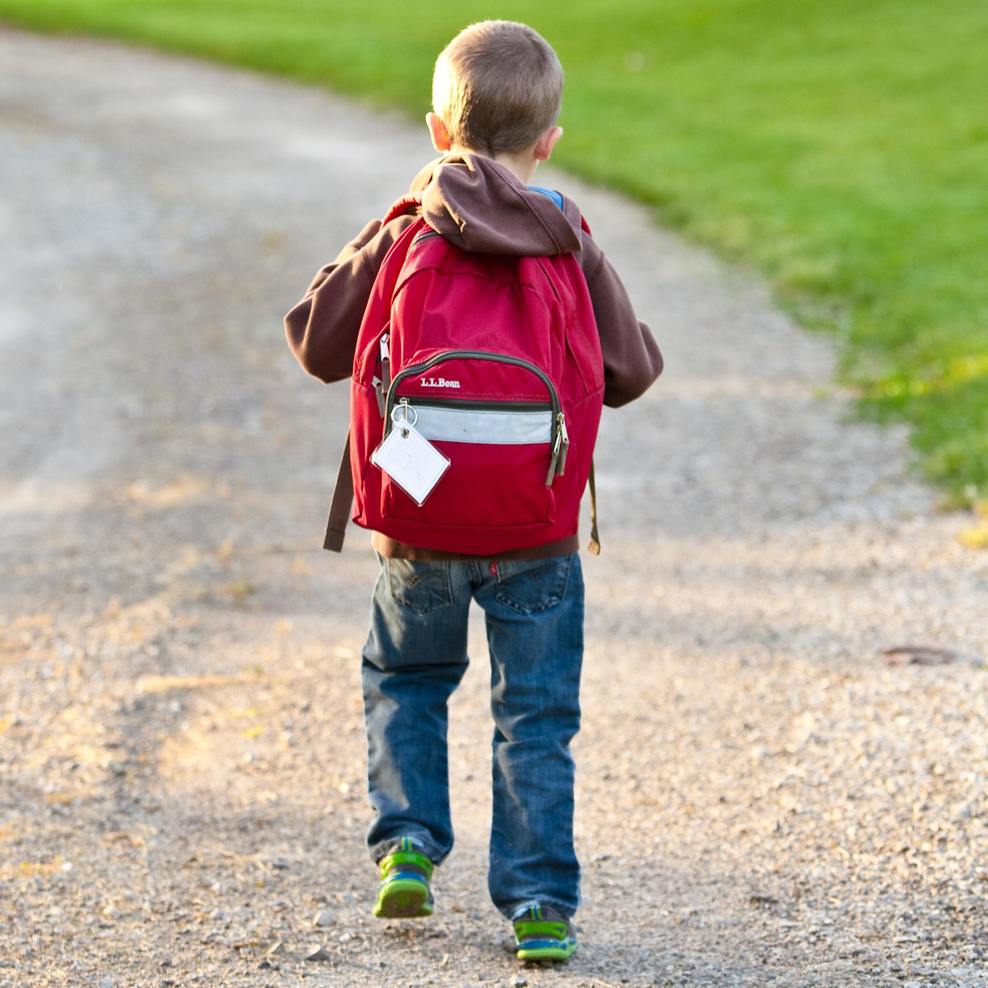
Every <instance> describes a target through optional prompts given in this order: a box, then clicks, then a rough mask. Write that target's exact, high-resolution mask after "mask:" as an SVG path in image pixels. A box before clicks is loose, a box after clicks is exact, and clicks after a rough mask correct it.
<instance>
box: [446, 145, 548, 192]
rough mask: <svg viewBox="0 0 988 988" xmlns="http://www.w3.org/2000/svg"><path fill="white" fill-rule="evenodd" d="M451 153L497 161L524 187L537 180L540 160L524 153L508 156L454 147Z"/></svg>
mask: <svg viewBox="0 0 988 988" xmlns="http://www.w3.org/2000/svg"><path fill="white" fill-rule="evenodd" d="M449 153H450V154H453V153H456V154H472V155H475V156H477V157H481V158H487V159H488V160H490V161H496V162H497V163H498V164H499V165H501V167H502V168H507V169H508V171H509V172H511V174H512V175H514V176H515V178H517V179H518V181H519V182H521V183H522V185H528V184H529V183H530V182H531V181H532V179H533V178H535V171H536V169H537V168H538V167H539V163H538V160H537V159H536V158H534V157H533V156H532V155H531V154H529V153H526V152H524V151H523V152H521V153H520V154H508V153H506V152H502V153H501V154H484V153H482V152H481V151H474V150H473V148H465V147H453V148H450V151H449Z"/></svg>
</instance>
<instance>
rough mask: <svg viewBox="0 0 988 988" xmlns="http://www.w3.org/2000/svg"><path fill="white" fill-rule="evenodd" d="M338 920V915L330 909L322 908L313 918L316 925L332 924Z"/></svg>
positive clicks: (313, 923)
mask: <svg viewBox="0 0 988 988" xmlns="http://www.w3.org/2000/svg"><path fill="white" fill-rule="evenodd" d="M335 922H336V916H335V915H334V914H333V913H332V912H331V911H330V910H329V909H322V910H320V911H319V912H318V913H316V915H315V916H314V917H313V919H312V925H313V926H315V927H320V926H332V925H333V923H335Z"/></svg>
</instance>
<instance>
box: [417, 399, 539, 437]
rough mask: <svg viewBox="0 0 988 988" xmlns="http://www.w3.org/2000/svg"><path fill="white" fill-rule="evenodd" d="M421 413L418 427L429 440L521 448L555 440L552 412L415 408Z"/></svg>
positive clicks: (418, 406) (433, 406) (423, 406)
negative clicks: (523, 445) (525, 444)
mask: <svg viewBox="0 0 988 988" xmlns="http://www.w3.org/2000/svg"><path fill="white" fill-rule="evenodd" d="M412 407H413V408H414V409H415V411H416V413H417V414H418V420H417V421H416V423H415V428H416V429H417V430H418V431H419V432H420V433H421V434H422V435H423V436H425V438H426V439H436V440H440V441H445V442H448V443H481V444H484V445H491V446H502V445H503V446H516V445H518V446H520V445H522V444H524V443H548V442H550V441H551V438H552V411H551V410H550V409H548V408H547V409H545V410H544V411H543V410H536V411H533V412H525V411H514V410H512V411H503V412H499V411H495V410H493V409H491V410H487V409H478V408H456V407H454V406H449V407H448V408H438V407H436V406H435V405H413V406H412Z"/></svg>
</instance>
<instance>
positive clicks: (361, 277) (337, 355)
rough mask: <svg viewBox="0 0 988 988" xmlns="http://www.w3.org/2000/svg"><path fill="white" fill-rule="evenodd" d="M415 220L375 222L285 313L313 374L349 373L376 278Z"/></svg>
mask: <svg viewBox="0 0 988 988" xmlns="http://www.w3.org/2000/svg"><path fill="white" fill-rule="evenodd" d="M414 221H415V219H414V217H413V216H400V217H398V218H397V219H394V220H392V221H391V222H390V223H388V224H387V225H385V226H381V222H380V220H371V221H370V222H369V223H368V224H367V226H365V227H364V229H363V230H361V232H360V233H359V234H358V235H357V237H356V238H355V239H354V240H352V241H351V242H350V243H348V244H347V245H346V247H344V248H343V250H342V251H340V253H339V255H338V256H337V257H336V259H335V260H334V261H333V262H332V263H331V264H327V265H326V266H325V267H324V268H323V269H322V270H321V271H320V272H319V273H318V274H317V275H316V276H315V278H313V279H312V284H311V285H309V289H308V291H307V292H306V293H305V296H304V297H303V298H302V300H301V301H300V302H298V303H297V304H296V305H295V306H294V307H293V308H292V310H291V311H290V312H289V313H288V315H286V316H285V336H286V337H287V339H288V345H289V346H290V347H291V350H292V353H294V354H295V357H296V359H297V360H298V362H299V363H300V364H301V365H302V366H303V367H304V368H305V369H306V370H307V371H308V372H309V373H310V374H312V375H313V376H314V377H318V378H319V379H320V380H322V381H326V382H331V381H342V380H344V379H345V378H348V377H349V376H350V374H351V372H352V371H353V354H354V350H355V349H356V346H357V333H358V332H359V330H360V323H361V321H362V320H363V317H364V309H365V308H366V307H367V300H368V298H370V293H371V287H372V286H373V284H374V278H375V277H376V276H377V272H378V269H379V268H380V266H381V263H382V262H383V260H384V256H385V254H387V252H388V250H389V249H390V248H391V245H392V244H393V243H394V242H395V240H396V239H397V238H398V235H399V234H400V233H401V231H402V230H404V229H405V227H406V226H408V225H409V224H410V223H413V222H414Z"/></svg>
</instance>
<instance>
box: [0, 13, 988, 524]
mask: <svg viewBox="0 0 988 988" xmlns="http://www.w3.org/2000/svg"><path fill="white" fill-rule="evenodd" d="M0 17H5V18H7V19H8V20H10V21H11V22H12V23H19V24H24V25H30V26H32V27H36V28H42V29H45V30H51V31H62V32H66V31H67V32H71V31H86V32H92V33H96V34H100V35H105V36H112V37H117V38H125V39H128V40H133V41H140V42H147V43H150V44H154V45H159V46H162V47H165V48H171V49H175V50H181V51H185V52H192V53H195V54H199V55H205V56H207V57H210V58H215V59H219V60H222V61H226V62H230V63H235V64H240V65H245V66H250V67H252V68H256V69H261V70H264V71H267V72H273V73H278V74H283V75H286V76H290V77H292V78H294V79H300V80H304V81H306V82H312V83H317V84H320V85H326V86H330V87H332V88H334V89H336V90H339V91H341V92H344V93H348V94H351V95H353V96H356V97H358V98H361V99H364V100H367V101H368V102H371V103H373V104H376V105H381V106H394V107H399V108H401V109H402V110H404V111H407V112H408V113H410V114H412V115H414V116H418V115H421V114H424V113H425V112H426V110H427V109H428V108H429V106H428V104H429V77H430V70H431V65H432V61H433V59H434V58H435V54H436V52H437V51H438V50H440V48H441V47H442V46H443V45H444V44H445V42H446V41H447V40H448V39H449V38H450V37H451V36H452V35H453V34H455V33H456V32H457V31H458V30H459V29H460V28H461V27H462V26H463V25H464V24H466V23H468V22H470V21H472V20H480V19H483V18H487V17H504V18H510V19H518V20H525V21H527V22H529V23H531V24H532V25H533V26H534V27H536V28H537V29H538V30H540V31H541V32H542V33H543V34H544V35H545V36H546V37H547V38H549V39H550V40H551V42H552V43H553V44H554V45H555V47H556V48H557V50H558V52H559V55H560V57H561V59H562V61H563V65H564V67H565V69H566V71H567V88H566V99H565V105H564V109H563V116H562V120H561V122H562V124H563V126H564V127H565V129H566V137H565V140H564V141H563V142H562V144H561V145H560V147H559V151H558V161H559V163H560V164H562V165H564V166H565V167H566V168H567V169H569V170H571V171H572V172H574V173H577V174H580V175H582V176H585V177H588V178H590V179H593V180H595V181H598V182H603V183H606V184H608V185H611V186H613V187H615V188H618V189H621V190H623V191H625V192H627V193H630V194H631V195H632V196H634V197H636V198H638V199H640V200H642V201H643V202H645V203H647V204H649V205H650V206H651V207H652V208H653V209H654V210H655V212H656V215H657V216H658V218H659V220H660V221H661V222H662V223H664V224H667V225H671V226H673V227H676V228H678V229H680V230H682V231H685V232H686V233H687V234H688V235H689V236H691V237H694V238H696V239H698V240H700V241H702V242H704V243H706V244H710V245H713V246H715V247H716V248H717V249H718V250H719V251H721V252H723V253H724V254H726V255H727V256H728V257H730V258H731V259H733V260H735V261H738V262H741V263H744V264H749V265H752V266H754V267H757V268H758V269H759V271H761V272H762V273H763V274H764V275H765V276H767V278H768V279H769V280H770V282H771V284H772V286H773V287H774V289H775V292H776V294H777V298H778V299H779V300H780V301H781V302H782V303H783V304H784V305H785V306H786V307H787V308H788V309H789V310H790V311H791V312H793V313H794V314H795V315H796V316H797V317H798V319H799V320H800V321H801V322H802V323H803V324H804V325H806V326H812V327H820V328H824V329H826V330H828V331H831V332H835V333H837V334H839V335H840V337H841V340H842V344H843V348H842V357H843V363H842V375H843V382H844V383H845V384H850V385H853V387H854V388H855V389H856V392H857V394H858V395H859V397H860V399H861V408H862V409H863V410H864V411H865V412H866V413H867V414H868V415H871V416H875V417H879V418H886V419H887V418H890V417H892V418H897V419H900V420H905V421H907V422H908V423H910V425H911V426H912V428H913V432H912V435H913V441H914V444H915V446H916V449H917V450H918V461H919V462H920V463H921V464H922V467H923V469H924V470H925V471H926V473H927V474H928V475H929V476H931V477H933V478H935V479H936V480H937V481H938V482H939V484H940V485H941V488H942V489H943V491H944V493H945V497H946V500H947V501H949V502H950V503H951V504H952V505H953V506H956V505H959V504H973V503H977V502H978V501H979V499H983V498H984V497H985V496H986V485H988V278H986V277H985V272H986V271H988V224H986V223H985V222H984V217H985V215H986V214H988V119H986V114H985V93H986V92H988V59H986V58H985V55H984V53H985V50H986V47H988V6H986V5H985V4H983V3H972V2H970V0H943V2H941V3H938V4H936V5H931V4H928V3H924V2H922V0H895V2H892V0H869V2H867V3H861V2H859V0H795V2H793V3H789V4H785V5H783V6H780V5H779V4H777V3H774V2H771V0H666V2H662V3H655V2H653V0H627V2H624V3H622V4H621V5H620V8H614V7H613V6H612V5H611V4H607V3H603V2H600V0H569V2H566V3H563V2H536V3H518V2H504V3H498V4H491V3H479V2H475V0H467V2H459V3H455V4H454V3H448V2H440V3H435V4H429V5H422V6H419V7H416V8H414V11H413V9H412V8H410V7H409V6H408V5H407V4H406V3H403V2H400V0H379V2H377V3H375V4H353V3H342V2H335V0H283V2H277V3H276V2H270V0H140V2H134V0H0ZM820 383H821V385H824V384H825V383H826V382H824V381H821V382H820Z"/></svg>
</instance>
